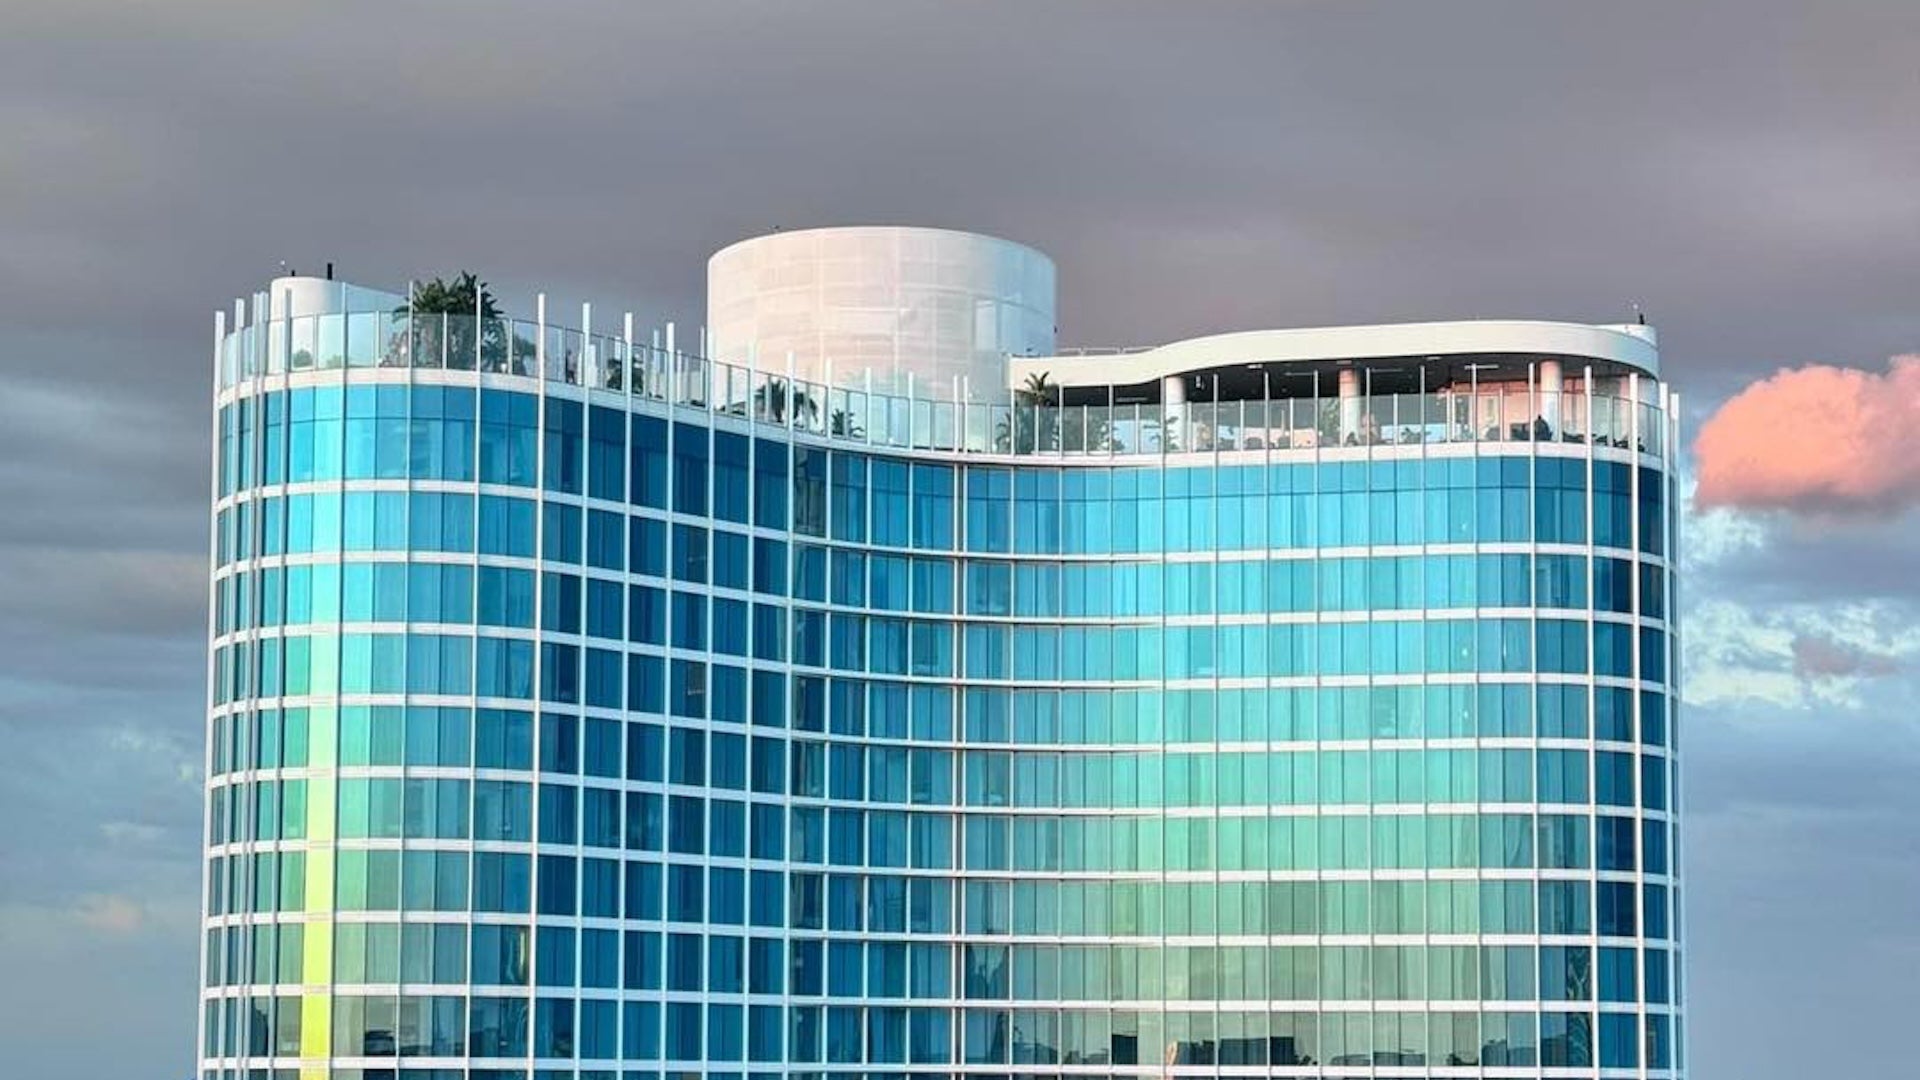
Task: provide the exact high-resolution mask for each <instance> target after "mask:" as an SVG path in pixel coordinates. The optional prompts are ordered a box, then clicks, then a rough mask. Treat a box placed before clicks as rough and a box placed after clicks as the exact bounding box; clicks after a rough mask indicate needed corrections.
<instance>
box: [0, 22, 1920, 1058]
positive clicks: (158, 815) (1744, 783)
mask: <svg viewBox="0 0 1920 1080" xmlns="http://www.w3.org/2000/svg"><path fill="white" fill-rule="evenodd" d="M5 21H6V31H5V33H4V35H0V507H4V508H5V510H4V511H0V746H4V747H5V753H6V755H7V757H8V758H9V760H8V765H7V768H6V769H5V772H4V779H0V821H3V822H5V827H4V828H0V956H4V957H5V958H6V962H7V963H6V974H5V975H4V976H0V1046H5V1047H7V1048H8V1049H7V1057H8V1059H9V1064H10V1065H12V1066H14V1067H15V1068H16V1069H17V1070H18V1072H19V1074H20V1075H30V1076H34V1077H36V1078H38V1080H136V1078H146V1077H152V1076H169V1077H179V1076H184V1075H187V1074H188V1073H189V1072H190V1071H191V1068H192V1055H193V1047H192V1041H193V1024H194V1005H193V1002H194V986H195V980H196V978H197V974H198V973H197V960H196V957H195V952H196V947H197V930H196V922H197V918H198V903H199V900H198V895H197V893H198V888H199V866H198V860H197V849H198V845H199V842H200V841H199V838H200V824H199V819H200V805H201V797H202V789H201V763H202V719H203V713H204V707H205V700H204V693H205V645H204V638H205V631H206V602H205V597H206V588H205V576H206V569H207V556H206V544H207V532H208V530H207V520H206V517H207V515H206V503H207V497H208V478H207V468H208V459H209V445H208V443H209V416H208V414H209V401H210V398H211V393H212V391H211V387H210V385H209V373H210V356H209V352H210V344H211V339H212V329H213V312H214V311H215V310H216V309H219V308H222V307H226V308H228V309H230V308H231V301H232V298H233V297H234V296H237V295H244V294H248V293H250V292H252V291H253V290H254V289H256V288H259V287H261V286H262V285H263V283H264V282H265V281H266V280H267V279H268V278H270V277H272V276H274V275H275V274H276V273H278V272H279V267H280V266H281V264H282V263H283V262H285V263H287V264H290V265H292V266H294V267H295V268H297V269H300V270H305V271H309V272H312V271H317V270H319V269H320V267H321V264H322V263H323V262H325V261H328V260H331V261H333V262H335V263H336V264H337V267H338V270H339V273H340V274H341V275H342V276H344V277H348V278H351V279H353V280H356V281H359V282H362V283H364V284H369V285H379V286H386V287H390V288H404V285H405V282H406V281H407V280H409V279H410V278H416V277H419V278H424V277H428V276H434V275H439V274H443V273H448V272H453V271H457V270H461V269H473V270H476V271H478V272H479V273H480V274H481V276H483V277H485V278H487V279H488V280H490V281H492V282H493V283H494V285H495V287H496V289H497V291H498V292H499V293H500V294H501V296H502V298H503V299H504V300H505V301H506V302H507V303H508V305H509V306H513V307H526V306H529V305H528V304H527V300H528V298H529V297H530V296H531V295H532V293H533V292H534V291H535V290H537V289H538V290H544V291H546V292H547V293H548V295H549V297H550V298H551V300H550V302H552V303H556V304H559V305H560V310H569V309H570V307H571V305H573V304H575V303H577V302H579V301H592V302H593V303H594V304H595V306H596V309H598V310H601V311H608V310H611V311H624V310H632V311H634V312H636V313H637V314H638V316H639V318H640V320H641V322H642V323H643V324H646V323H649V322H656V321H664V320H667V319H674V320H677V321H678V322H679V323H680V324H681V325H683V326H684V325H694V324H697V323H698V322H699V320H700V318H701V305H702V293H703V287H704V269H705V259H706V256H707V255H708V254H709V253H711V252H712V251H714V250H716V249H718V248H720V247H722V246H724V245H725V244H727V243H730V242H732V241H734V240H737V239H740V238H742V237H745V236H749V235H754V234H758V233H761V232H766V231H769V230H772V229H774V228H776V227H777V228H786V229H794V228H802V227H809V226H818V225H833V224H873V223H878V224H923V225H938V226H947V227H956V228H965V229H972V230H977V231H983V232H989V233H994V234H997V235H1001V236H1006V237H1009V238H1012V239H1017V240H1020V241H1023V242H1026V243H1029V244H1032V245H1034V246H1036V247H1038V248H1040V249H1042V250H1044V251H1046V252H1048V253H1049V254H1050V255H1052V256H1053V258H1054V259H1055V261H1056V263H1057V265H1058V267H1059V270H1060V298H1059V307H1060V336H1061V340H1062V342H1063V343H1066V344H1080V345H1105V344H1152V343H1156V342H1163V341H1170V340H1174V339H1178V338H1181V337H1186V336H1192V335H1196V334H1200V333H1208V332H1217V331H1224V330H1232V329H1251V328H1260V327H1278V326H1301V325H1328V324H1336V323H1347V322H1379V321H1406V320H1421V319H1442V318H1472V317H1522V318H1527V317H1533V318H1551V319H1568V320H1574V321H1591V322H1625V321H1628V320H1629V319H1630V318H1631V317H1632V312H1633V310H1634V306H1635V305H1638V306H1639V308H1640V309H1641V310H1642V311H1644V312H1645V313H1646V315H1647V317H1648V320H1649V321H1650V322H1652V323H1654V324H1655V325H1656V326H1657V327H1658V328H1659V331H1660V335H1661V343H1662V348H1663V365H1664V368H1665V370H1666V372H1667V374H1668V377H1669V378H1670V379H1671V381H1672V383H1673V385H1674V386H1676V387H1677V388H1678V389H1679V390H1680V392H1681V393H1682V395H1683V402H1684V408H1685V413H1686V426H1687V430H1688V443H1689V455H1688V466H1689V474H1690V477H1691V479H1690V480H1689V481H1688V488H1689V491H1690V492H1693V493H1694V495H1695V497H1694V499H1693V507H1692V509H1691V510H1690V512H1689V514H1688V516H1687V518H1686V519H1685V521H1684V523H1683V533H1684V537H1683V542H1684V549H1685V551H1684V556H1683V562H1684V564H1685V571H1686V577H1685V580H1684V585H1683V589H1682V593H1681V602H1682V608H1683V619H1684V632H1683V633H1684V651H1685V661H1686V662H1685V665H1684V676H1683V677H1684V700H1685V704H1686V709H1685V713H1684V716H1683V720H1682V730H1683V732H1684V734H1683V736H1682V738H1683V753H1684V757H1685V765H1684V770H1685V773H1684V775H1685V779H1684V784H1683V797H1684V799H1685V802H1686V804H1687V812H1688V815H1689V816H1688V819H1687V822H1686V826H1685V833H1684V837H1685V839H1684V841H1683V848H1682V852H1683V854H1682V857H1683V860H1684V868H1685V874H1686V880H1687V888H1686V890H1685V904H1686V912H1687V918H1688V933H1689V941H1688V946H1687V964H1688V981H1687V988H1686V989H1687V994H1688V1003H1689V1009H1690V1013H1689V1025H1690V1038H1691V1055H1692V1064H1693V1070H1692V1075H1693V1077H1695V1078H1696V1080H1719V1078H1728V1080H1734V1078H1737V1080H1789V1078H1793V1080H1798V1078H1800V1077H1804V1076H1806V1075H1809V1074H1818V1075H1832V1076H1896V1075H1906V1074H1910V1073H1911V1072H1912V1063H1911V1060H1910V1059H1909V1056H1908V1051H1907V1050H1906V1049H1905V1043H1906V1042H1907V1041H1908V1040H1907V1039H1905V1038H1903V1037H1901V1036H1900V1035H1898V1034H1894V1032H1898V1031H1904V1030H1905V1025H1906V1024H1908V1023H1910V1022H1911V1013H1912V1006H1913V1003H1914V996H1913V989H1912V987H1913V983H1912V977H1911V972H1912V971H1913V970H1914V969H1915V967H1916V966H1920V903H1916V899H1920V829H1916V827H1915V822H1916V820H1920V785H1916V784H1914V783H1913V782H1912V779H1911V778H1912V777H1913V775H1914V774H1915V771H1916V769H1920V718H1916V715H1915V712H1916V710H1915V707H1914V704H1913V703H1914V702H1915V701H1916V700H1920V620H1916V618H1915V616H1916V611H1917V610H1920V558H1917V557H1916V555H1915V552H1916V551H1920V510H1917V509H1916V503H1920V434H1916V433H1920V359H1913V358H1909V359H1905V360H1902V359H1899V358H1900V357H1902V356H1909V355H1910V354H1915V353H1920V257H1916V256H1917V253H1920V136H1917V135H1916V127H1915V121H1914V118H1915V116H1917V115H1920V65H1916V64H1915V63H1914V59H1913V58H1914V57H1915V56H1920V5H1915V4H1913V3H1911V0H1888V2H1884V3H1847V2H1835V0H1825V2H1814V0H1808V2H1805V3H1797V4H1796V3H1784V2H1780V0H1741V2H1738V3H1734V2H1716V0H1702V2H1687V3H1677V4H1676V3H1671V2H1665V3H1652V2H1632V0H1629V2H1614V3H1607V4H1568V3H1561V4H1541V3H1537V2H1513V3H1489V2H1479V0H1450V2H1447V3H1427V4H1405V3H1369V2H1360V0H1346V2H1340V3H1306V2H1289V0H1269V2H1266V3H1257V4H1256V3H1234V4H1225V3H1209V2H1198V0H1185V2H1181V3H1177V4H1176V3H1163V4H1155V5H1144V4H1135V3H1126V2H1118V0H1108V2H1104V3H1094V4H1071V3H1048V2H1033V3H985V2H980V3H966V4H958V3H946V4H931V3H916V2H890V3H884V4H883V3H872V4H864V5H855V4H843V3H831V2H814V3H808V4H792V3H763V4H738V3H728V2H714V0H707V2H703V3H701V4H697V5H693V4H686V5H639V4H610V3H597V4H587V3H576V2H571V0H559V2H548V3H541V4H537V5H536V4H530V3H527V4H520V5H507V4H500V3H491V2H485V0H480V2H470V3H466V4H462V5H458V6H457V7H456V6H453V5H439V4H429V3H423V2H418V0H391V2H387V3H379V4H371V3H358V2H335V3H330V4H326V5H291V4H247V5H241V4H237V3H225V4H222V3H214V2H210V0H175V2H173V3H168V4H136V3H101V2H97V0H8V3H7V4H6V20H5ZM103 1017H107V1018H110V1020H109V1021H108V1022H107V1023H105V1024H103V1023H102V1019H103ZM103 1035H105V1036H108V1037H106V1038H103Z"/></svg>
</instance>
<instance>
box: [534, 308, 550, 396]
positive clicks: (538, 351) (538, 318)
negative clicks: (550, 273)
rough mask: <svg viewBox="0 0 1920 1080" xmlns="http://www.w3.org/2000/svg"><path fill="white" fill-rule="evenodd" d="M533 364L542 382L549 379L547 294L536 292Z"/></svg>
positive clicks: (536, 374) (536, 375)
mask: <svg viewBox="0 0 1920 1080" xmlns="http://www.w3.org/2000/svg"><path fill="white" fill-rule="evenodd" d="M533 323H534V335H533V366H534V367H535V368H537V369H539V370H538V371H536V372H535V373H534V374H535V377H537V378H538V379H539V380H540V381H541V382H545V381H547V294H546V293H535V294H534V296H533Z"/></svg>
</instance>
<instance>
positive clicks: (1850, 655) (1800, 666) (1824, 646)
mask: <svg viewBox="0 0 1920 1080" xmlns="http://www.w3.org/2000/svg"><path fill="white" fill-rule="evenodd" d="M1899 670H1900V662H1899V661H1898V660H1895V659H1894V658H1893V657H1891V656H1883V655H1881V654H1880V653H1872V652H1866V651H1864V650H1861V649H1856V648H1853V647H1852V646H1849V645H1842V644H1841V643H1840V642H1837V641H1830V640H1828V639H1826V638H1823V637H1814V636H1811V635H1808V634H1798V635H1795V636H1794V639H1793V673H1794V674H1795V675H1798V676H1800V677H1801V678H1803V679H1844V678H1851V677H1855V676H1860V677H1866V678H1871V677H1875V676H1880V675H1892V674H1894V673H1895V672H1898V671H1899Z"/></svg>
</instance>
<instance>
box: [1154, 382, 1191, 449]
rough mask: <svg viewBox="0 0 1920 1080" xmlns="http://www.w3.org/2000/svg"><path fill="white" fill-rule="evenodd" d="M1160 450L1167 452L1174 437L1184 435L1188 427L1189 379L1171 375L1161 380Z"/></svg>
mask: <svg viewBox="0 0 1920 1080" xmlns="http://www.w3.org/2000/svg"><path fill="white" fill-rule="evenodd" d="M1160 411H1161V412H1162V413H1163V414H1165V416H1164V418H1163V419H1162V420H1161V421H1160V452H1161V453H1163V454H1164V453H1166V452H1167V449H1168V447H1169V446H1170V445H1172V443H1173V441H1174V438H1178V437H1184V436H1185V435H1186V428H1187V380H1186V378H1185V377H1184V376H1181V375H1169V376H1167V377H1166V378H1164V379H1161V380H1160Z"/></svg>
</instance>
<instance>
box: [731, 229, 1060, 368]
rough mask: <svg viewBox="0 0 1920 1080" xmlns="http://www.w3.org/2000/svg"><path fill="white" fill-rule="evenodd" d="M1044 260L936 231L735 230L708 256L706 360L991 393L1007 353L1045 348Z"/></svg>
mask: <svg viewBox="0 0 1920 1080" xmlns="http://www.w3.org/2000/svg"><path fill="white" fill-rule="evenodd" d="M1053 300H1054V269H1053V260H1051V259H1049V258H1047V257H1046V256H1045V255H1042V254H1041V253H1040V252H1038V251H1035V250H1034V249H1032V248H1030V247H1027V246H1025V245H1023V244H1016V243H1013V242H1011V241H1008V240H1001V239H997V238H995V237H991V236H981V235H978V234H975V233H965V232H954V231H952V230H948V229H916V228H900V227H890V226H859V227H849V228H834V229H806V230H802V231H799V232H789V233H774V234H771V235H768V236H758V237H754V238H753V239H751V240H742V241H740V242H739V243H737V244H733V245H732V246H730V247H727V248H723V249H722V250H721V251H719V252H718V253H717V254H715V255H714V256H713V258H711V259H709V260H708V262H707V324H708V327H709V328H710V330H711V332H712V337H711V339H710V349H711V352H712V353H713V355H714V357H715V358H717V359H719V360H722V361H725V362H727V363H731V364H741V365H744V364H746V362H747V356H748V352H749V350H752V351H754V352H755V353H757V361H756V366H757V367H758V368H759V369H760V370H762V371H781V372H784V371H785V368H786V363H787V356H788V354H789V353H791V354H792V356H793V365H794V374H795V376H796V377H797V378H799V379H802V380H804V381H807V382H812V383H819V384H827V383H828V382H829V381H831V383H832V384H833V385H837V386H840V387H846V388H854V389H862V388H865V387H866V386H867V385H868V381H867V380H868V377H869V375H868V373H869V372H871V379H872V382H871V386H872V388H873V390H874V391H875V392H877V393H886V394H896V395H902V396H904V395H905V394H906V393H907V387H908V377H909V375H911V377H912V384H913V393H914V396H915V397H919V398H941V399H947V398H951V397H953V396H954V394H955V391H954V387H956V386H963V387H970V388H971V392H972V394H973V395H974V396H976V397H980V398H982V399H984V400H997V399H998V398H999V397H1001V396H1003V395H1004V393H1005V388H1006V386H1007V364H1006V357H1007V356H1008V355H1009V354H1011V355H1015V356H1044V355H1048V354H1051V353H1052V352H1053V338H1054V306H1053Z"/></svg>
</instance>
